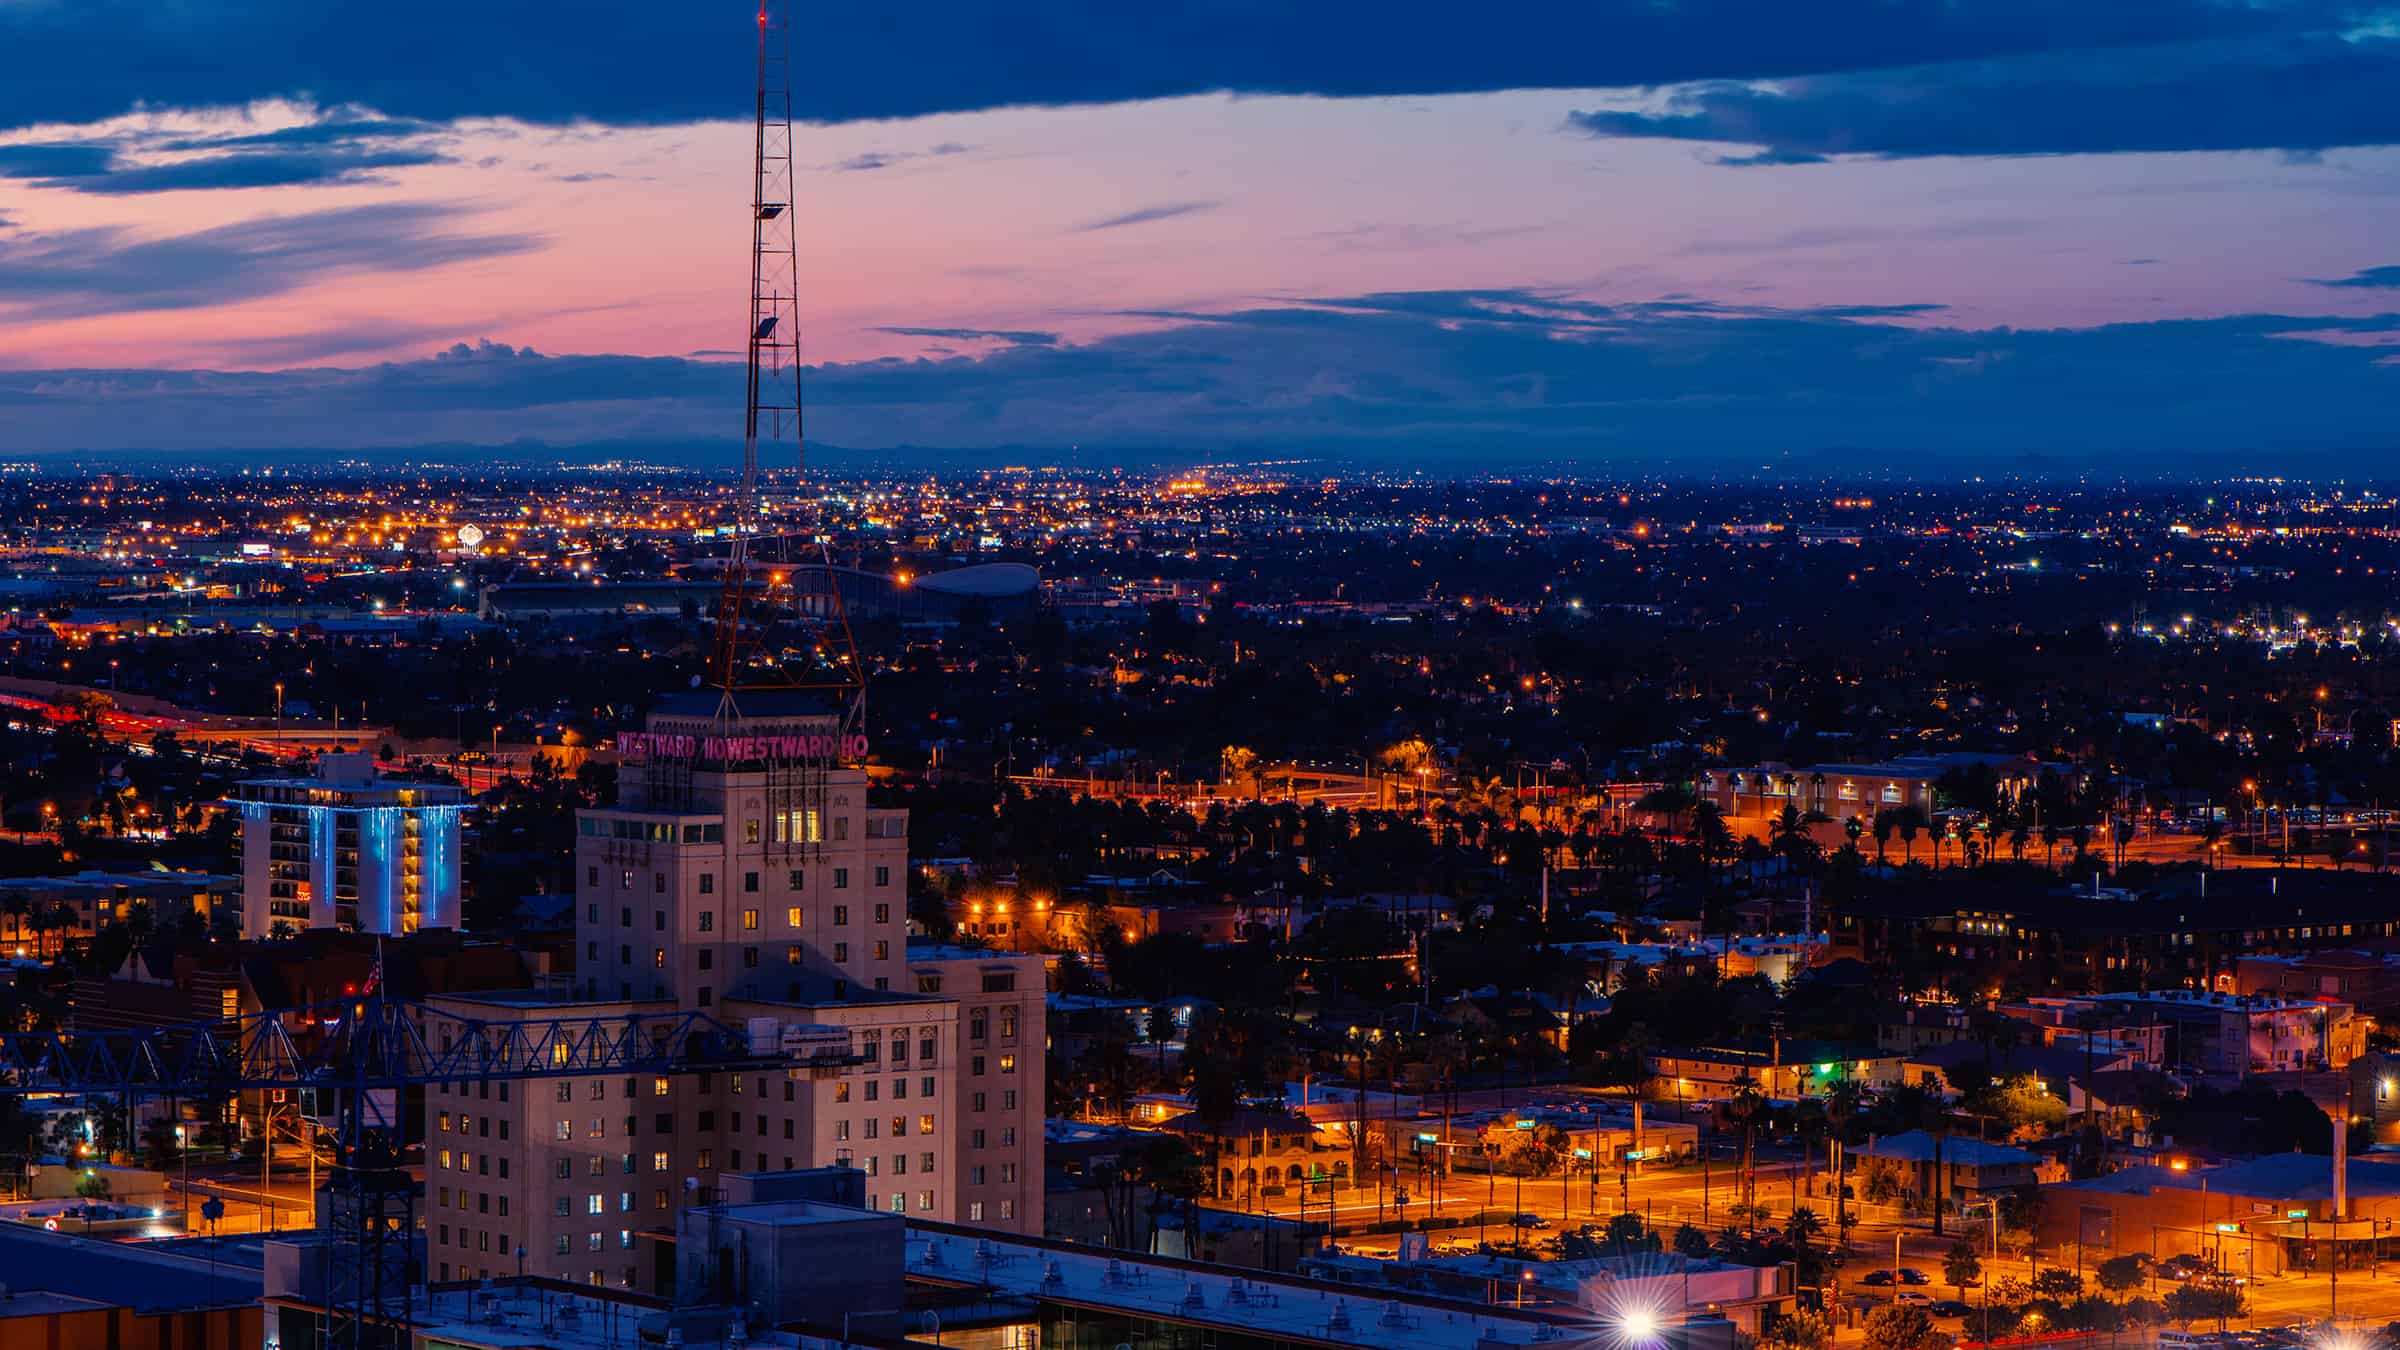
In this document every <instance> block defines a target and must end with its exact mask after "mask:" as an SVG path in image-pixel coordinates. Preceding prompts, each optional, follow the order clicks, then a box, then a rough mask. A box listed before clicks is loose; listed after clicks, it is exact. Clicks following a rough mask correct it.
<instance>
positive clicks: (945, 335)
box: [875, 328, 1058, 347]
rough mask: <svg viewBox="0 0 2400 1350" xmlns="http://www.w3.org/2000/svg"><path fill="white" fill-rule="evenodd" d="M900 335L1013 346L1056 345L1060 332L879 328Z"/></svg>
mask: <svg viewBox="0 0 2400 1350" xmlns="http://www.w3.org/2000/svg"><path fill="white" fill-rule="evenodd" d="M875 331H876V332H878V333H893V334H897V335H898V336H900V337H921V338H938V339H940V340H942V341H945V342H1005V343H1007V344H1008V345H1010V346H1012V347H1055V346H1057V345H1058V334H1056V333H1044V332H1040V331H1037V330H1033V329H1025V328H878V329H876V330H875Z"/></svg>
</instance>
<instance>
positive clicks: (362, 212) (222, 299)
mask: <svg viewBox="0 0 2400 1350" xmlns="http://www.w3.org/2000/svg"><path fill="white" fill-rule="evenodd" d="M465 219H466V213H465V212H464V211H463V210H461V209H460V208H457V207H454V206H450V205H447V204H444V203H439V202H393V203H388V204H383V205H373V206H351V207H342V208H338V209H335V210H328V211H313V212H306V213H302V214H298V215H278V216H261V217H258V218H256V219H252V220H244V221H237V222H235V223H233V224H230V225H217V226H212V227H210V228H208V229H205V230H196V231H193V232H191V233H188V234H180V235H169V236H166V237H163V238H141V237H138V236H135V235H134V234H133V233H132V232H130V231H128V230H126V229H124V228H122V227H118V226H96V227H92V228H86V229H75V230H61V231H55V232H51V233H46V234H26V233H20V234H16V235H12V236H10V237H9V238H7V239H0V310H4V311H9V312H11V313H12V314H13V316H14V317H19V318H66V317H74V316H81V315H92V314H122V313H134V312H140V311H145V310H166V309H198V308H203V307H206V306H209V305H222V304H231V303H235V302H239V301H243V300H254V299H257V298H259V297H261V296H268V295H279V294H283V293H285V292H288V291H293V290H298V289H300V288H301V287H304V286H307V285H310V284H312V283H314V282H317V281H320V280H323V279H324V278H326V277H329V276H335V275H342V274H350V273H360V272H421V271H427V270H430V269H433V268H437V267H445V266H448V265H450V264H452V263H459V262H469V261H473V260H476V259H481V258H495V257H501V256H504V255H507V254H511V253H524V252H527V251H529V250H532V249H535V248H538V247H540V246H541V245H542V243H543V242H544V241H543V240H542V238H541V237H540V236H538V235H531V234H518V233H477V232H474V231H470V230H466V229H462V228H459V226H460V225H461V223H462V222H463V221H464V220H465Z"/></svg>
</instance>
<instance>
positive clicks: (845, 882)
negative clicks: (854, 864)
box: [833, 867, 850, 891]
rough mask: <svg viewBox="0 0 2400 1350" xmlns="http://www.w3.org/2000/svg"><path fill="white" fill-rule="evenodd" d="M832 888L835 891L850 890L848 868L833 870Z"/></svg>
mask: <svg viewBox="0 0 2400 1350" xmlns="http://www.w3.org/2000/svg"><path fill="white" fill-rule="evenodd" d="M833 888H834V889H835V890H837V891H846V890H849V889H850V869H849V868H847V867H837V868H835V869H833Z"/></svg>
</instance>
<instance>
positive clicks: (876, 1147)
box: [423, 693, 1046, 1292]
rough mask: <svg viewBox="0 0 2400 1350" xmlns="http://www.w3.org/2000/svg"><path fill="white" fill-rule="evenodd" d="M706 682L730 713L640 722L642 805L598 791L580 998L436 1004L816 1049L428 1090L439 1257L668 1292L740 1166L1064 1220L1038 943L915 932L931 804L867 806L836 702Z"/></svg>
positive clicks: (459, 1266) (917, 1200)
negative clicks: (1045, 1184) (1011, 949)
mask: <svg viewBox="0 0 2400 1350" xmlns="http://www.w3.org/2000/svg"><path fill="white" fill-rule="evenodd" d="M705 697H706V706H707V708H708V714H707V715H705V716H703V715H702V714H700V713H699V712H698V711H696V705H682V704H676V705H670V707H669V708H667V709H666V710H664V711H662V712H660V713H656V714H653V716H652V717H651V719H650V723H649V725H648V727H647V729H646V730H645V731H644V732H641V733H632V734H629V735H628V736H627V737H626V738H624V739H625V740H626V741H630V742H631V743H632V744H631V746H630V747H625V748H629V750H630V753H629V755H628V758H627V759H626V760H625V762H624V764H623V767H622V768H621V771H620V785H619V796H620V800H621V803H622V804H621V805H620V806H619V807H617V808H614V809H610V810H601V811H586V812H583V813H581V816H580V818H579V821H578V832H577V833H578V837H577V841H576V862H577V880H578V883H579V884H578V888H577V895H576V916H577V925H576V944H577V954H578V956H579V957H580V958H581V966H580V969H579V971H578V973H577V977H576V994H575V997H574V1001H572V1002H567V1003H562V1002H560V1001H558V1000H556V999H555V998H549V999H545V998H542V997H538V996H533V995H528V994H502V995H472V996H459V997H453V998H447V999H440V1000H436V1001H435V1005H434V1006H435V1007H436V1008H437V1010H438V1011H439V1012H440V1013H441V1014H442V1015H443V1016H447V1017H456V1018H459V1019H462V1020H475V1021H481V1022H486V1023H493V1022H508V1021H524V1022H532V1021H541V1020H547V1019H551V1018H556V1017H561V1016H603V1015H605V1016H623V1015H630V1014H649V1015H657V1014H662V1013H673V1012H678V1011H687V1010H688V1011H695V1012H701V1013H705V1014H706V1015H708V1016H710V1017H712V1018H714V1019H716V1020H717V1021H719V1022H721V1023H723V1024H725V1025H726V1026H728V1027H730V1028H733V1029H735V1030H737V1031H739V1032H740V1033H741V1034H742V1035H744V1036H745V1037H746V1038H747V1040H748V1042H749V1044H750V1045H751V1047H752V1048H753V1049H754V1050H756V1051H759V1052H761V1053H765V1052H769V1051H773V1052H777V1053H780V1054H784V1055H787V1056H790V1057H792V1059H791V1064H790V1066H789V1067H786V1068H783V1069H780V1070H775V1071H769V1072H755V1071H751V1072H738V1073H737V1072H730V1071H728V1072H720V1073H709V1074H703V1073H689V1074H677V1075H666V1076H656V1077H637V1078H630V1079H629V1078H624V1077H622V1076H591V1077H584V1078H566V1079H550V1080H538V1081H524V1082H518V1083H507V1082H492V1083H478V1084H473V1085H471V1086H469V1087H467V1088H465V1089H463V1090H462V1089H459V1088H452V1089H451V1090H450V1091H447V1092H445V1091H441V1090H439V1089H438V1088H437V1089H436V1090H434V1091H432V1092H429V1093H428V1094H426V1097H425V1100H424V1106H423V1113H424V1119H423V1126H424V1138H425V1141H426V1142H425V1150H426V1151H425V1180H426V1186H425V1203H426V1215H425V1218H426V1245H427V1261H428V1262H429V1264H430V1265H431V1267H432V1268H433V1270H434V1272H435V1275H436V1278H437V1279H464V1278H482V1277H484V1276H485V1275H486V1274H490V1275H495V1276H496V1275H504V1274H515V1273H517V1272H519V1271H520V1270H522V1271H523V1272H525V1273H529V1274H539V1275H547V1276H551V1277H554V1278H558V1279H565V1280H572V1281H576V1282H578V1283H586V1284H604V1285H614V1286H618V1287H624V1288H633V1289H641V1290H649V1291H654V1292H658V1291H665V1290H669V1289H671V1288H672V1287H673V1278H674V1275H673V1266H674V1262H673V1253H672V1250H671V1246H672V1234H673V1233H674V1230H675V1227H676V1219H677V1215H679V1214H680V1213H682V1212H683V1211H684V1210H686V1209H687V1208H689V1207H692V1206H698V1205H709V1204H714V1203H716V1202H717V1201H718V1200H719V1199H720V1198H721V1193H720V1187H721V1181H722V1178H723V1177H724V1176H726V1175H727V1174H730V1173H737V1172H761V1171H789V1170H795V1169H801V1168H809V1167H816V1166H824V1165H848V1166H852V1167H855V1168H857V1169H859V1171H861V1172H862V1173H864V1174H865V1175H864V1183H865V1184H864V1191H865V1195H866V1201H867V1203H868V1204H869V1205H870V1206H872V1207H874V1208H876V1209H879V1210H883V1211H885V1212H888V1213H893V1214H904V1215H907V1216H908V1217H909V1218H911V1219H918V1218H923V1219H929V1220H933V1221H937V1222H946V1223H947V1222H957V1223H967V1224H981V1225H988V1226H991V1227H996V1228H1003V1229H1010V1230H1015V1231H1022V1232H1038V1231H1040V1228H1039V1226H1040V1224H1041V1221H1042V1216H1041V1207H1040V1200H1041V1194H1042V1192H1041V1184H1042V1147H1043V1140H1042V1130H1041V1120H1042V1094H1043V1091H1044V1084H1045V1082H1046V1077H1045V1074H1044V1070H1043V1060H1044V1053H1043V1045H1044V1040H1043V1036H1044V1032H1043V1025H1042V1006H1043V1004H1042V1000H1043V983H1044V978H1043V977H1044V972H1043V963H1042V960H1041V958H1039V957H1027V956H1017V955H1012V954H1009V953H993V952H983V951H979V950H976V949H970V948H955V947H951V948H927V949H924V950H922V951H919V952H912V951H910V950H909V948H908V945H907V940H906V892H905V876H906V872H907V851H908V841H907V813H906V812H903V811H885V810H874V809H870V808H869V807H868V805H867V785H866V776H865V773H864V771H863V770H860V769H856V768H849V767H843V765H842V764H841V763H840V762H839V761H840V760H843V759H850V758H855V752H854V750H852V749H850V748H845V747H841V746H839V744H838V742H839V741H840V739H841V738H840V737H839V735H838V733H837V732H836V731H835V729H834V728H833V725H832V722H831V719H829V718H827V717H825V716H824V715H823V714H822V713H821V712H817V711H814V710H811V709H810V708H808V707H807V706H806V705H805V704H793V703H789V702H783V701H778V700H775V699H773V698H772V697H771V696H764V695H747V694H746V695H744V696H743V700H744V712H745V713H747V714H748V715H747V716H742V717H738V718H732V719H724V720H720V719H717V718H716V717H715V716H714V711H715V703H716V699H717V695H715V694H714V693H710V694H707V695H706V696H705ZM828 746H833V747H834V748H835V749H836V750H838V751H840V753H837V754H827V753H825V752H826V750H827V747H828ZM442 1034H443V1033H442V1029H441V1028H440V1027H439V1026H435V1027H429V1028H428V1030H427V1035H428V1037H429V1038H431V1039H433V1040H434V1041H436V1042H437V1043H438V1042H439V1039H440V1037H441V1035H442Z"/></svg>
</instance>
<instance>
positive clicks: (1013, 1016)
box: [908, 941, 1049, 1235]
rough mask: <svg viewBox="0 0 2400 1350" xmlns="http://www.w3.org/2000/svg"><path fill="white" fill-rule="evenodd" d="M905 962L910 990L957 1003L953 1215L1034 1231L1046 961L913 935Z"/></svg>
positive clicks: (1038, 1200)
mask: <svg viewBox="0 0 2400 1350" xmlns="http://www.w3.org/2000/svg"><path fill="white" fill-rule="evenodd" d="M908 964H909V969H910V972H911V973H912V974H913V975H914V976H915V978H916V988H917V992H918V993H920V994H927V995H933V994H938V995H941V996H942V997H944V998H949V999H955V1000H956V1001H957V1003H958V1007H959V1025H960V1028H961V1036H962V1039H963V1043H962V1045H961V1047H960V1051H959V1053H960V1054H961V1056H963V1058H964V1063H963V1064H962V1065H961V1066H960V1067H961V1068H962V1069H963V1070H964V1074H965V1077H964V1081H963V1082H962V1083H961V1084H960V1091H959V1092H958V1094H957V1101H956V1115H957V1128H956V1130H955V1131H954V1136H955V1143H956V1146H957V1148H956V1154H955V1160H954V1162H953V1165H952V1168H951V1171H952V1175H953V1177H954V1179H955V1181H956V1200H955V1207H956V1210H957V1215H958V1217H957V1220H956V1221H957V1222H959V1223H965V1224H974V1225H979V1226H982V1227H988V1228H1003V1229H1007V1230H1009V1231H1010V1232H1016V1233H1026V1234H1032V1235H1039V1234H1040V1233H1041V1231H1042V1196H1043V1182H1042V1167H1043V1156H1042V1139H1043V1133H1042V1124H1043V1118H1044V1116H1045V1114H1046V1113H1045V1109H1044V1108H1045V1102H1044V1100H1043V1098H1044V1093H1045V1091H1046V1084H1047V1082H1048V1078H1047V1075H1046V1074H1045V1073H1044V1070H1043V1065H1044V1059H1045V1053H1046V1048H1047V1046H1048V1044H1049V1027H1048V1025H1047V1021H1046V1015H1047V1013H1048V999H1047V996H1046V986H1047V982H1048V963H1047V962H1046V961H1045V960H1044V959H1043V958H1042V957H1040V956H1028V955H1023V954H1019V953H1013V952H998V951H984V950H980V949H977V948H972V947H958V946H952V945H947V944H941V943H933V942H925V941H917V942H912V943H910V944H909V948H908ZM1029 1075H1030V1076H1029Z"/></svg>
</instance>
